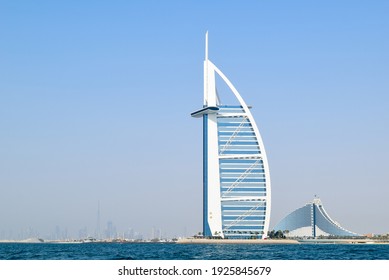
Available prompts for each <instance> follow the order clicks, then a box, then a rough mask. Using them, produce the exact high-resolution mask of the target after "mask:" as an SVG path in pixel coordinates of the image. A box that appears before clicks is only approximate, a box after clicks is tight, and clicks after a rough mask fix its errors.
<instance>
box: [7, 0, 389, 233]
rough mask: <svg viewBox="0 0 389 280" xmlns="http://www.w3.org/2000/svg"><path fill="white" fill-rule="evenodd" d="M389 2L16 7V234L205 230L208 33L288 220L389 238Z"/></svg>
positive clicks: (12, 72) (10, 21)
mask: <svg viewBox="0 0 389 280" xmlns="http://www.w3.org/2000/svg"><path fill="white" fill-rule="evenodd" d="M388 15H389V2H388V1H368V0H366V1H334V0H329V1H286V0H283V1H281V0H280V1H264V0H256V1H212V2H211V1H61V2H59V1H0V193H1V196H0V221H1V223H0V232H1V231H3V232H8V231H9V230H12V231H13V232H15V233H17V232H19V231H20V230H21V229H25V228H28V227H33V228H34V229H36V230H37V231H39V232H40V234H41V235H42V236H44V235H45V234H47V233H49V232H51V231H53V230H54V228H55V226H56V225H58V226H60V227H61V228H67V229H68V231H69V232H70V233H71V234H73V235H76V233H77V231H78V229H80V228H82V227H84V226H87V228H88V231H89V232H90V233H93V232H94V230H95V227H96V219H97V218H96V216H97V202H98V201H99V200H100V204H101V228H104V227H105V226H106V222H107V221H108V220H111V221H112V222H113V223H114V224H115V225H116V227H117V229H118V231H123V230H126V229H127V228H129V227H132V228H134V229H135V230H137V231H141V232H143V233H144V235H145V236H146V237H147V236H148V235H150V232H151V228H152V227H156V228H161V229H162V230H163V231H164V232H165V233H166V234H167V235H168V236H179V235H183V234H184V233H185V232H186V233H187V234H193V233H195V232H198V231H201V217H202V214H201V211H202V206H201V203H202V198H201V197H202V186H201V184H202V177H201V176H202V174H201V172H202V162H201V153H202V151H201V149H202V147H201V145H202V143H201V125H202V124H201V121H199V120H197V119H192V118H191V117H190V112H192V111H194V110H196V109H198V108H199V107H201V106H202V89H203V84H202V83H203V81H202V79H203V73H202V71H203V70H202V64H203V58H204V34H205V32H206V31H207V30H208V31H209V36H210V37H209V40H210V42H209V43H210V49H209V56H210V59H211V60H212V61H213V62H214V63H215V64H216V65H217V66H218V67H219V68H220V69H221V70H222V71H223V72H224V73H225V74H226V75H227V76H228V77H229V79H230V80H231V81H232V82H233V83H234V85H235V86H236V88H237V89H238V90H239V92H240V93H241V95H242V96H243V98H244V99H245V100H246V102H247V103H248V104H250V105H252V106H253V110H252V112H253V115H254V117H255V119H256V121H257V124H258V125H259V129H260V132H261V134H262V137H263V140H264V144H265V147H266V150H267V153H268V157H269V164H270V171H271V175H272V183H273V185H272V187H273V188H272V196H273V200H272V201H273V207H272V218H271V225H275V223H277V222H278V221H279V220H280V219H281V218H282V217H283V216H284V215H286V214H287V213H289V212H290V211H292V210H294V209H295V208H297V207H300V206H302V205H303V204H305V203H306V202H308V201H310V200H312V198H313V195H315V194H317V195H319V196H320V198H321V199H322V201H323V203H324V205H325V207H326V209H327V211H328V212H329V214H330V215H331V216H332V217H333V218H334V219H335V220H337V221H338V222H340V223H341V224H342V225H343V226H344V227H346V228H347V229H350V230H352V231H355V232H359V233H367V232H377V233H381V232H389V224H388V222H387V216H388V214H389V210H387V207H386V206H387V200H388V198H389V175H388V169H389V162H388V158H389V149H388V143H389V132H388V123H389V110H388V107H389V79H388V78H389V76H388V74H389V38H388V36H389V35H388V34H389V16H388Z"/></svg>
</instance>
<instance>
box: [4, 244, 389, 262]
mask: <svg viewBox="0 0 389 280" xmlns="http://www.w3.org/2000/svg"><path fill="white" fill-rule="evenodd" d="M0 260H389V245H379V244H362V245H361V244H347V245H341V244H296V245H262V244H167V243H81V244H66V243H65V244H55V243H38V244H35V243H31V244H28V243H0Z"/></svg>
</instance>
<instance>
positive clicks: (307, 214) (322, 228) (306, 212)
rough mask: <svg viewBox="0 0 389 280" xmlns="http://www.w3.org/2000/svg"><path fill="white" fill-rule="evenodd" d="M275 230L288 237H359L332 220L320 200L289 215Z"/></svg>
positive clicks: (317, 199) (316, 199)
mask: <svg viewBox="0 0 389 280" xmlns="http://www.w3.org/2000/svg"><path fill="white" fill-rule="evenodd" d="M274 230H275V231H278V230H281V231H283V232H285V234H286V236H288V237H318V236H358V234H356V233H354V232H351V231H349V230H347V229H344V228H343V227H341V226H340V224H339V223H337V222H335V221H334V220H333V219H331V218H330V216H329V215H328V214H327V212H326V210H325V209H324V206H323V204H322V203H321V200H320V199H319V198H315V199H314V200H313V201H312V202H309V203H307V204H306V205H305V206H303V207H301V208H298V209H296V210H295V211H293V212H292V213H290V214H289V215H287V216H286V217H285V218H283V219H282V220H281V221H280V222H279V223H278V224H277V225H276V226H275V227H274Z"/></svg>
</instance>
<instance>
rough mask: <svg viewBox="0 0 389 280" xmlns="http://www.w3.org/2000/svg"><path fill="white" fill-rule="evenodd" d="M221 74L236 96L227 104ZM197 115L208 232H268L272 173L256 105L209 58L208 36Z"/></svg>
mask: <svg viewBox="0 0 389 280" xmlns="http://www.w3.org/2000/svg"><path fill="white" fill-rule="evenodd" d="M216 75H218V76H219V77H220V78H221V79H222V80H223V81H224V83H225V84H226V85H227V86H228V88H229V89H230V90H231V92H232V93H233V95H234V96H235V97H236V99H237V100H236V101H237V102H235V104H229V105H224V104H222V103H221V100H220V98H219V95H218V92H217V90H216ZM191 115H192V117H195V118H202V119H203V234H204V236H219V237H222V238H236V239H244V238H258V239H263V238H265V237H266V236H267V231H268V229H269V221H270V207H271V205H270V203H271V194H270V190H271V187H270V173H269V166H268V161H267V157H266V153H265V147H264V145H263V142H262V138H261V135H260V134H259V130H258V127H257V125H256V124H255V121H254V118H253V116H252V115H251V112H250V107H249V106H247V104H246V103H245V101H244V100H243V98H242V97H241V96H240V94H239V92H238V91H237V90H236V88H235V87H234V86H233V85H232V83H231V82H230V81H229V80H228V79H227V77H226V76H225V75H224V74H223V73H222V72H221V71H220V70H219V68H217V67H216V66H215V65H214V64H213V63H212V62H211V61H210V60H209V59H208V32H207V34H206V37H205V60H204V103H203V107H202V108H201V109H200V110H198V111H196V112H193V113H192V114H191Z"/></svg>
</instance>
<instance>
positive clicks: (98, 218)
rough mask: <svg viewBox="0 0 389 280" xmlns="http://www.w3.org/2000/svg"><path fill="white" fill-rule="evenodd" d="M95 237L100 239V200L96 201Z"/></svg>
mask: <svg viewBox="0 0 389 280" xmlns="http://www.w3.org/2000/svg"><path fill="white" fill-rule="evenodd" d="M95 234H96V238H97V239H101V232H100V200H99V201H98V202H97V221H96V233H95Z"/></svg>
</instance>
